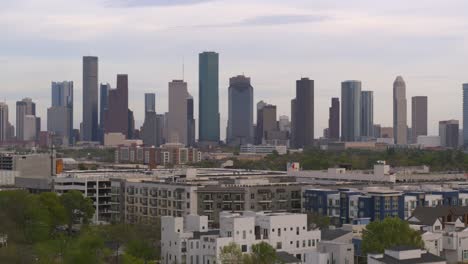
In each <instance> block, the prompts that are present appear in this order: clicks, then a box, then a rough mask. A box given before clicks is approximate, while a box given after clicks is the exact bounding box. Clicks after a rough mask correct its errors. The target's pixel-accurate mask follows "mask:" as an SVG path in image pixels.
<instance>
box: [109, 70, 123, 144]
mask: <svg viewBox="0 0 468 264" xmlns="http://www.w3.org/2000/svg"><path fill="white" fill-rule="evenodd" d="M128 116H129V109H128V75H126V74H118V75H117V88H116V89H111V90H109V104H108V108H107V110H106V111H105V113H104V133H105V134H107V133H122V134H123V135H125V137H127V138H129V134H128V133H129V121H128Z"/></svg>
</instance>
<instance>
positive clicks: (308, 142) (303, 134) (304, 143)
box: [293, 78, 314, 148]
mask: <svg viewBox="0 0 468 264" xmlns="http://www.w3.org/2000/svg"><path fill="white" fill-rule="evenodd" d="M293 108H294V109H293V110H294V129H293V131H294V132H293V133H294V135H293V137H294V142H293V143H294V147H296V148H304V147H311V146H312V145H313V143H314V80H310V79H309V78H301V79H300V80H297V81H296V98H295V102H294V107H293Z"/></svg>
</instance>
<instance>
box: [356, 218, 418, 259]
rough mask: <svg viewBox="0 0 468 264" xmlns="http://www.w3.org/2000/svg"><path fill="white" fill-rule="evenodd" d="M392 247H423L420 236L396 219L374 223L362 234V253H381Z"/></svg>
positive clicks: (406, 224)
mask: <svg viewBox="0 0 468 264" xmlns="http://www.w3.org/2000/svg"><path fill="white" fill-rule="evenodd" d="M394 246H414V247H418V248H423V247H424V242H423V240H422V238H421V234H420V233H419V232H418V231H416V230H414V229H412V228H411V227H410V226H409V224H408V222H406V221H403V220H401V219H400V218H396V217H392V218H390V217H387V218H385V219H384V220H383V221H374V222H371V223H370V224H368V225H367V226H366V229H364V231H363V234H362V251H363V254H364V255H366V254H367V253H383V252H384V250H385V249H388V248H390V247H394Z"/></svg>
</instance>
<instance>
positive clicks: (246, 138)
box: [226, 75, 254, 145]
mask: <svg viewBox="0 0 468 264" xmlns="http://www.w3.org/2000/svg"><path fill="white" fill-rule="evenodd" d="M228 93H229V98H228V125H227V140H226V141H227V143H228V144H230V145H242V144H251V143H253V140H254V129H253V116H254V114H253V87H252V85H251V84H250V78H249V77H246V76H244V75H238V76H235V77H231V78H230V79H229V88H228Z"/></svg>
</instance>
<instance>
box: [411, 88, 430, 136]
mask: <svg viewBox="0 0 468 264" xmlns="http://www.w3.org/2000/svg"><path fill="white" fill-rule="evenodd" d="M418 136H427V96H413V97H411V141H412V143H416V142H417V139H418Z"/></svg>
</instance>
